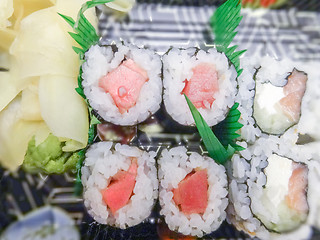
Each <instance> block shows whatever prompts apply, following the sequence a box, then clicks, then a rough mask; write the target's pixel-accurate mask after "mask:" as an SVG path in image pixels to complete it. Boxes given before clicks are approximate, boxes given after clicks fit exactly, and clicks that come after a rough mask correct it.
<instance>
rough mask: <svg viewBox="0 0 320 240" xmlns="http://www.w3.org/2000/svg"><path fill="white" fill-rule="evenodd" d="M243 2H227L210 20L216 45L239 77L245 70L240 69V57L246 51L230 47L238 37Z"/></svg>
mask: <svg viewBox="0 0 320 240" xmlns="http://www.w3.org/2000/svg"><path fill="white" fill-rule="evenodd" d="M240 11H241V1H239V0H227V1H226V2H225V3H224V4H222V5H221V6H220V7H218V8H217V10H216V11H215V13H214V14H213V15H212V17H211V18H210V25H211V28H212V30H213V32H214V34H215V41H214V42H215V45H216V48H217V50H218V51H219V52H224V53H225V54H226V56H227V57H228V58H229V60H230V62H231V63H232V64H233V65H234V67H235V69H236V71H237V73H238V76H240V75H241V73H242V71H243V69H240V56H241V55H242V54H243V53H244V52H245V51H246V50H242V51H236V49H237V47H238V46H237V45H235V46H231V47H229V46H230V44H231V42H232V40H233V39H234V37H235V36H236V34H237V32H235V29H236V28H237V27H238V26H239V23H240V21H241V19H242V16H241V15H240Z"/></svg>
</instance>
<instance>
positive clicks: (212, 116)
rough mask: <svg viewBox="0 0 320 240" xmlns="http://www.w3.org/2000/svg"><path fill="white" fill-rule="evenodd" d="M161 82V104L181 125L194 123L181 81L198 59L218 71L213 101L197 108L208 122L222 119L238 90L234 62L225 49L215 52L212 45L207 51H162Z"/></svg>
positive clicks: (189, 76)
mask: <svg viewBox="0 0 320 240" xmlns="http://www.w3.org/2000/svg"><path fill="white" fill-rule="evenodd" d="M162 59H163V77H164V79H163V85H164V96H163V100H164V104H165V107H166V110H167V112H168V113H169V114H170V116H171V117H172V118H173V119H174V120H175V121H177V122H179V123H180V124H183V125H194V124H195V123H194V119H193V117H192V115H191V112H190V109H189V107H188V105H187V102H186V99H185V97H184V95H183V94H181V92H182V90H183V89H184V87H185V83H184V81H185V80H186V79H190V78H191V77H192V74H193V73H192V68H194V67H195V66H197V65H198V64H200V63H212V64H214V65H215V66H216V70H217V72H218V84H219V91H217V93H215V94H214V95H213V97H214V98H215V101H214V102H213V103H212V105H211V107H210V106H208V108H199V109H198V110H199V112H200V113H201V115H202V116H203V118H204V119H205V121H206V122H207V123H208V125H209V126H213V125H215V124H217V123H219V122H220V121H222V120H223V119H224V118H225V116H226V114H227V112H228V110H229V108H231V107H232V105H233V104H234V100H235V95H236V92H237V82H236V76H237V72H236V71H235V69H234V66H233V65H232V66H229V62H228V59H227V57H226V56H225V55H224V53H219V52H217V50H216V49H214V48H211V49H209V50H208V52H205V51H203V50H197V49H195V48H190V49H186V50H180V49H176V48H172V49H171V50H170V51H169V52H168V53H166V54H164V55H163V58H162Z"/></svg>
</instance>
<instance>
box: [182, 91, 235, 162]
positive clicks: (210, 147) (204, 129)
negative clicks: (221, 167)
mask: <svg viewBox="0 0 320 240" xmlns="http://www.w3.org/2000/svg"><path fill="white" fill-rule="evenodd" d="M184 96H185V98H186V100H187V103H188V106H189V108H190V111H191V114H192V116H193V119H194V121H195V123H196V127H197V129H198V131H199V134H200V136H201V138H202V141H203V143H204V145H205V147H206V149H207V151H208V153H209V155H210V157H211V158H213V159H214V160H215V161H216V162H217V163H220V164H224V163H225V162H226V161H227V160H229V159H230V158H231V157H232V155H233V153H234V152H235V149H234V148H233V147H232V146H231V145H228V146H227V148H225V147H224V146H223V145H222V144H221V143H220V141H219V139H218V138H217V137H216V136H215V135H214V133H213V132H212V130H211V128H210V127H209V126H208V124H207V123H206V121H205V120H204V119H203V117H202V116H201V114H200V113H199V111H198V110H197V108H196V107H195V106H194V105H193V103H192V102H191V101H190V99H189V98H188V97H187V95H185V94H184Z"/></svg>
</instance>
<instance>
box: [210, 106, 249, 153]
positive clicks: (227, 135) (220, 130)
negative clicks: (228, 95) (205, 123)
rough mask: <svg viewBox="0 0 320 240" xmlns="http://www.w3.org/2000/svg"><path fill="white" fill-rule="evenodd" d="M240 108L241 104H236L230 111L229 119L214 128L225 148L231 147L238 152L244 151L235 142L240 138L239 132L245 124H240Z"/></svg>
mask: <svg viewBox="0 0 320 240" xmlns="http://www.w3.org/2000/svg"><path fill="white" fill-rule="evenodd" d="M238 106H239V103H235V104H234V105H233V106H232V108H231V109H230V111H229V114H228V115H227V117H226V118H225V119H224V120H223V121H222V122H220V123H218V124H217V125H215V126H214V127H213V131H214V133H215V134H216V135H217V137H218V139H219V140H220V142H221V143H222V145H223V146H224V147H227V146H229V145H230V146H232V147H233V148H234V149H235V150H236V151H242V150H244V148H243V147H241V146H239V145H238V144H236V143H235V141H234V140H235V139H236V138H238V137H240V134H238V133H237V132H238V131H239V130H240V129H241V128H242V127H243V124H241V123H239V122H238V121H239V118H240V116H241V113H240V111H239V110H238Z"/></svg>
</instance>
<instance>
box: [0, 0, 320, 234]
mask: <svg viewBox="0 0 320 240" xmlns="http://www.w3.org/2000/svg"><path fill="white" fill-rule="evenodd" d="M35 2H36V1H35ZM223 2H224V1H221V0H198V1H192V0H187V1H180V0H176V1H175V0H173V1H171V0H170V1H169V0H163V1H145V0H138V1H137V2H136V3H135V5H134V7H133V8H132V9H131V10H130V11H129V12H128V13H127V15H121V16H115V15H113V14H112V11H111V10H110V9H105V8H103V7H101V6H99V7H97V8H96V11H97V15H98V21H99V22H98V32H99V34H100V35H101V38H100V40H99V41H100V45H101V46H106V47H108V46H110V45H112V44H115V43H117V44H119V41H121V44H133V45H136V46H138V47H140V48H147V49H149V50H150V51H153V52H156V53H157V54H159V55H160V56H164V55H166V54H167V55H168V56H169V55H170V54H171V53H170V51H168V50H169V49H172V48H173V49H191V48H197V49H202V50H203V51H209V50H210V49H211V48H214V47H215V44H214V42H215V36H214V34H213V32H212V28H211V26H210V18H211V16H212V14H213V13H214V11H215V10H216V9H217V8H218V6H220V5H221V4H223ZM243 2H250V1H243ZM251 2H253V1H251ZM256 2H259V1H256ZM262 2H263V1H262ZM265 2H267V1H265ZM270 2H271V1H270ZM274 2H276V1H274ZM280 2H283V3H282V5H279V6H276V7H271V8H269V7H268V8H260V7H258V6H254V7H253V6H252V5H250V3H247V5H246V7H243V8H242V9H241V15H242V16H243V19H242V20H241V22H240V25H239V26H238V27H237V29H236V31H237V34H236V36H235V38H234V39H233V41H232V44H233V45H237V46H238V48H237V51H241V50H246V51H245V52H244V54H243V55H242V56H241V58H240V62H241V63H243V65H242V66H248V65H250V66H253V65H254V67H256V69H255V71H256V70H257V71H258V69H259V67H260V66H262V64H261V65H259V63H258V64H257V63H256V62H255V63H254V64H252V62H254V60H255V59H264V57H266V56H267V57H270V58H273V59H276V60H279V61H281V60H283V59H289V60H290V61H291V62H298V63H299V64H300V65H299V66H303V64H310V66H311V67H309V68H308V69H311V68H312V67H315V68H316V66H318V68H319V66H320V2H319V1H317V0H310V1H297V0H287V1H280ZM0 5H1V4H0ZM0 13H1V10H0ZM0 17H1V15H0ZM0 31H1V25H0ZM0 36H1V32H0ZM1 41H2V40H1V37H0V42H1ZM118 46H120V45H118ZM120 48H121V47H120ZM181 51H182V50H181ZM0 53H1V44H0ZM159 58H160V57H159ZM248 59H249V60H248ZM153 60H154V59H153ZM155 61H156V60H155ZM159 61H160V60H159ZM250 61H251V62H250ZM263 61H265V63H264V64H265V65H268V62H267V60H265V59H264V60H263ZM0 64H1V55H0ZM121 64H123V62H122V63H121ZM128 64H129V63H128ZM161 64H162V63H161ZM246 64H247V65H246ZM295 67H296V66H295ZM290 69H291V70H292V68H290ZM291 70H290V71H291ZM310 71H312V70H310ZM314 72H315V71H312V74H309V73H308V76H312V77H314V78H317V77H319V78H318V82H317V81H315V85H314V86H315V90H314V92H316V91H317V90H320V75H319V74H318V73H314ZM0 73H1V65H0ZM260 73H261V72H260ZM260 73H259V72H258V73H256V76H257V79H258V78H259V74H260ZM244 74H247V73H246V71H245V69H244V71H243V73H242V76H245V75H244ZM261 75H262V73H261ZM287 75H288V74H287ZM288 76H289V75H288ZM288 76H286V77H288ZM0 83H1V82H0ZM238 90H239V91H240V89H237V91H238ZM251 90H252V89H251ZM311 93H312V91H311ZM312 94H313V93H312ZM315 96H316V97H318V98H319V99H320V97H319V94H318V95H317V94H315ZM308 99H309V98H308ZM310 99H311V100H310V101H309V100H308V101H309V105H308V106H311V105H312V104H314V103H313V102H312V99H313V96H312V97H310ZM319 99H318V100H317V101H316V103H315V104H317V103H319V102H320V101H319ZM239 101H240V100H239ZM248 101H249V100H248ZM242 103H243V102H242ZM211 104H212V103H211ZM244 104H247V102H245V101H244ZM302 107H304V105H303V106H302ZM311 108H312V107H310V109H311ZM313 109H315V110H314V111H318V110H319V106H318V110H316V106H314V108H313ZM240 111H241V110H240ZM93 114H94V115H95V116H98V119H99V120H101V119H100V118H99V114H100V113H99V112H95V111H93ZM315 115H316V114H315ZM313 116H314V115H313V113H310V114H309V112H308V115H306V116H303V115H301V119H302V120H303V121H305V123H307V124H308V123H309V122H308V121H307V120H306V118H308V117H311V118H312V117H313ZM317 116H318V120H320V117H319V114H318V115H317ZM0 117H1V116H0ZM310 126H311V127H313V126H316V124H315V123H314V122H311V123H310ZM290 127H291V126H290ZM311 127H310V128H309V129H308V128H306V130H305V131H306V132H307V133H309V132H311V131H312V130H310V129H311ZM285 128H286V127H285ZM315 128H316V127H315ZM316 130H320V128H319V127H317V128H316ZM248 131H249V130H248ZM250 131H251V130H250ZM297 131H300V129H298V130H297ZM259 134H261V135H263V134H266V133H264V131H261V132H259V133H257V134H256V136H254V137H253V138H258V137H260V135H259ZM267 135H268V134H267ZM301 135H302V134H301ZM309 135H310V136H309ZM263 136H264V135H263ZM288 136H291V135H290V134H288ZM318 136H319V134H318V135H317V134H315V136H314V135H312V134H306V137H305V138H304V137H301V136H300V135H299V137H301V139H300V138H299V141H302V142H303V141H305V142H307V143H309V142H317V144H318V145H312V146H311V145H310V146H311V147H310V149H314V148H316V147H319V142H320V140H319V139H317V137H318ZM245 138H247V139H246V140H247V142H248V144H249V145H250V141H251V140H250V139H252V137H250V136H249V135H245ZM249 138H250V139H249ZM101 141H116V142H118V143H121V144H129V145H131V146H137V147H139V148H140V149H141V150H143V151H146V152H149V151H153V152H154V153H155V155H156V159H157V160H156V162H155V166H154V167H155V169H156V171H160V168H161V166H162V164H165V162H159V160H158V159H159V158H160V157H161V154H162V152H163V151H164V150H169V149H171V148H173V147H185V148H186V152H187V153H188V154H191V153H192V152H196V153H198V154H199V155H201V156H205V155H208V151H207V150H206V148H205V146H204V144H203V143H202V141H201V137H200V135H199V133H198V131H197V128H195V127H190V126H184V125H181V124H179V123H178V122H177V121H175V120H174V119H173V117H172V116H169V114H168V112H167V111H166V108H165V106H164V103H163V102H162V103H161V105H160V108H159V110H157V111H156V112H155V113H154V114H153V115H152V116H151V117H149V118H148V119H147V120H146V121H144V122H142V123H139V124H136V125H134V126H130V127H127V126H118V125H114V124H111V123H107V122H106V121H103V120H102V124H100V125H98V127H97V133H96V135H95V138H94V142H95V143H97V142H101ZM252 144H253V143H252ZM0 148H1V146H0ZM277 151H279V155H280V156H281V155H282V153H283V149H280V147H279V149H278V148H277V150H275V152H277ZM252 152H254V150H252ZM262 152H263V151H262ZM310 154H311V155H312V157H314V158H315V159H316V160H317V161H320V153H319V151H318V152H317V151H314V152H313V151H312V153H310ZM266 155H267V154H266ZM270 155H271V154H270ZM268 157H270V156H269V155H268ZM239 159H245V154H243V155H241V154H239ZM288 159H290V157H289V158H288ZM230 164H231V163H230ZM230 164H229V165H230ZM261 164H262V163H261ZM227 165H228V164H227ZM229 165H228V166H229ZM314 166H315V167H314ZM314 166H313V165H312V167H314V168H317V166H318V165H317V164H315V165H314ZM88 169H89V167H88ZM261 171H262V170H261ZM227 174H231V175H232V173H228V169H227ZM318 174H319V176H320V168H319V170H318ZM315 175H316V174H315ZM319 176H318V181H319V182H320V177H319ZM76 178H77V176H76V175H75V174H74V173H70V172H69V173H63V174H60V175H58V174H45V173H35V174H31V173H28V172H26V171H24V169H22V168H20V169H19V170H17V171H15V172H10V171H8V170H7V169H5V168H3V167H0V239H10V240H11V239H150V240H151V239H196V237H190V238H189V237H186V236H184V235H182V234H178V233H174V232H172V231H170V229H169V228H168V226H167V224H166V223H165V218H164V217H163V216H162V215H161V214H160V211H161V208H162V207H161V204H160V202H159V199H156V200H155V204H154V207H153V208H152V212H151V215H150V216H149V217H147V218H146V219H145V220H143V221H142V222H141V223H139V224H138V225H135V226H133V227H129V228H127V229H120V228H117V227H114V226H109V225H105V224H100V223H98V222H97V221H95V220H94V219H93V217H92V216H91V215H92V214H90V213H89V212H88V210H87V208H86V207H85V205H84V200H83V197H82V196H81V195H80V196H79V195H78V196H77V195H76V194H75V188H74V186H75V181H76ZM315 178H316V177H315ZM270 179H271V177H270ZM230 181H231V180H230ZM226 189H229V187H227V188H226ZM239 191H240V190H239ZM317 194H320V192H319V191H318V192H317V193H315V194H314V196H316V197H318V199H319V198H320V196H319V195H317ZM318 207H319V208H320V204H318ZM312 211H313V210H312ZM311 213H312V214H317V213H314V212H311ZM257 214H258V213H257ZM310 218H311V217H310ZM313 218H314V219H316V218H318V219H320V211H318V215H314V216H313ZM314 221H315V222H317V223H316V224H314V225H313V226H312V227H310V231H311V233H310V232H307V233H306V236H307V239H320V229H318V228H317V226H318V227H320V220H314ZM28 229H33V230H32V232H29V233H28ZM237 229H238V230H237ZM239 229H241V227H239V226H233V225H232V224H231V222H230V221H229V222H227V220H224V221H223V222H222V223H221V225H220V227H219V228H217V229H216V230H215V231H214V232H212V233H210V234H205V235H204V236H202V237H201V239H251V237H252V238H254V237H253V236H249V235H248V234H246V233H244V232H243V231H240V230H239ZM302 234H303V233H302ZM254 239H259V238H254ZM288 239H290V238H288ZM301 239H305V238H301Z"/></svg>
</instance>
